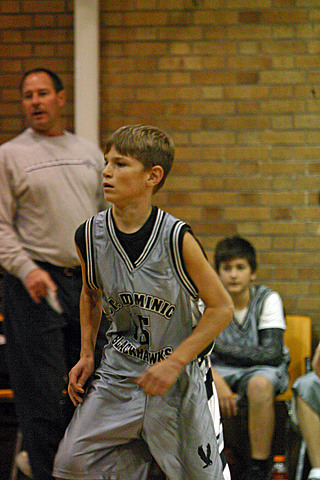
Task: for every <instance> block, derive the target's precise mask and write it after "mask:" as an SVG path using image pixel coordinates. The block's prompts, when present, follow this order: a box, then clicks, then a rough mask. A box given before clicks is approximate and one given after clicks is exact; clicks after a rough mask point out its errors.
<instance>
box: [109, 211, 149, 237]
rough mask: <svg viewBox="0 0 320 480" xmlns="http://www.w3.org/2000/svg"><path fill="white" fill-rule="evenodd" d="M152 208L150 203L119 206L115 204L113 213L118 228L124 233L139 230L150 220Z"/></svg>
mask: <svg viewBox="0 0 320 480" xmlns="http://www.w3.org/2000/svg"><path fill="white" fill-rule="evenodd" d="M151 210H152V205H150V204H140V205H139V206H138V207H137V206H136V205H134V206H133V205H128V206H127V207H124V208H119V207H116V206H115V205H113V207H112V215H113V219H114V221H115V223H116V225H117V228H118V229H119V230H120V231H121V232H123V233H134V232H137V231H138V230H139V229H140V228H141V227H142V226H143V225H144V224H145V222H146V221H147V220H148V218H149V216H150V214H151Z"/></svg>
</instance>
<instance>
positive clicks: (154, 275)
mask: <svg viewBox="0 0 320 480" xmlns="http://www.w3.org/2000/svg"><path fill="white" fill-rule="evenodd" d="M182 227H185V223H184V222H182V221H181V220H178V219H177V218H175V217H173V216H172V215H170V214H168V213H166V212H164V211H163V210H161V209H158V212H157V218H156V221H155V224H154V227H153V230H152V233H151V235H150V238H149V239H148V241H147V243H146V246H145V248H144V250H143V252H142V254H141V255H140V257H139V258H138V259H137V260H136V262H134V263H132V262H131V261H130V259H129V257H128V255H127V254H126V252H125V251H124V249H123V248H122V246H121V244H120V242H119V240H118V238H117V236H116V233H115V228H114V223H113V218H112V215H111V209H109V210H106V211H104V212H100V213H98V214H97V215H95V216H94V217H92V218H90V219H89V220H87V222H86V227H85V232H86V233H85V237H86V257H87V269H86V276H87V283H88V285H89V287H91V288H92V289H97V288H100V289H101V290H102V292H103V309H104V311H105V313H106V315H107V317H108V318H109V320H110V321H111V322H112V323H111V326H110V329H109V331H108V333H107V339H108V343H107V346H106V348H105V360H107V364H108V366H109V367H110V368H111V369H116V370H117V373H118V374H119V375H122V374H124V375H126V376H128V374H129V376H133V377H136V376H137V375H139V373H141V372H142V371H143V370H144V369H145V368H146V367H147V366H148V365H152V364H154V363H156V362H158V361H161V360H163V359H165V358H166V357H167V356H168V355H170V354H171V353H172V351H173V350H174V349H175V348H176V347H177V346H178V345H179V344H180V343H181V342H182V341H183V340H184V339H185V338H186V337H188V336H189V335H190V334H191V332H192V328H193V327H194V326H195V325H196V324H197V321H198V320H199V318H200V316H201V314H202V312H203V303H202V302H201V301H200V300H199V298H198V294H197V289H196V287H195V285H194V284H193V282H192V281H191V279H190V278H189V277H188V275H187V273H186V271H185V268H184V265H183V260H182V256H181V240H182V239H181V229H182Z"/></svg>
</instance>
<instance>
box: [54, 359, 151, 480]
mask: <svg viewBox="0 0 320 480" xmlns="http://www.w3.org/2000/svg"><path fill="white" fill-rule="evenodd" d="M102 370H103V368H102V367H101V369H100V370H99V371H98V372H97V374H96V377H97V378H96V379H95V380H94V381H93V383H92V385H91V387H90V389H89V393H88V394H87V395H86V396H85V398H84V402H83V404H81V405H80V406H78V408H77V409H76V411H75V414H74V416H73V419H72V420H71V422H70V424H69V426H68V428H67V430H66V433H65V436H64V438H63V440H62V442H61V443H60V446H59V449H58V453H57V455H56V458H55V464H54V470H53V475H54V476H55V477H56V478H63V479H74V480H92V479H94V480H102V479H105V478H110V479H114V480H147V476H148V472H149V469H150V465H151V462H152V457H151V454H150V452H149V449H148V447H147V445H146V443H145V442H144V441H143V440H141V439H140V431H141V428H142V421H143V415H144V410H145V394H144V393H143V391H142V390H140V389H139V387H137V386H136V385H135V384H133V383H132V382H129V381H127V382H126V381H125V379H120V378H119V377H115V378H114V377H112V376H110V375H108V374H107V373H106V372H103V373H101V372H102Z"/></svg>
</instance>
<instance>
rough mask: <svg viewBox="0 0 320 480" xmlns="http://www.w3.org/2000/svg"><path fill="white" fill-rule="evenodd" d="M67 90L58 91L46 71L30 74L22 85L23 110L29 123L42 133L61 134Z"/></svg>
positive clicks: (49, 134)
mask: <svg viewBox="0 0 320 480" xmlns="http://www.w3.org/2000/svg"><path fill="white" fill-rule="evenodd" d="M64 104H65V91H64V90H61V91H60V92H58V93H57V92H56V91H55V89H54V86H53V83H52V80H51V78H50V76H49V75H48V74H47V73H46V72H35V73H31V74H30V75H28V76H27V77H26V78H25V80H24V82H23V86H22V110H23V113H24V115H25V117H26V120H27V123H28V125H29V126H30V127H31V128H33V129H34V130H35V131H36V132H38V133H40V134H42V135H48V136H55V135H61V133H62V129H61V108H62V107H63V105H64Z"/></svg>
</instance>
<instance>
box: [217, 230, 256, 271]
mask: <svg viewBox="0 0 320 480" xmlns="http://www.w3.org/2000/svg"><path fill="white" fill-rule="evenodd" d="M236 258H245V259H246V260H247V261H248V263H249V265H250V267H251V270H252V272H255V271H256V269H257V258H256V251H255V248H254V247H253V246H252V245H251V243H250V242H249V241H248V240H245V239H244V238H242V237H240V236H239V235H235V236H233V237H226V238H224V239H223V240H220V241H219V242H218V243H217V246H216V250H215V254H214V262H215V268H216V271H217V272H219V267H220V264H221V262H227V261H230V260H234V259H236Z"/></svg>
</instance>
